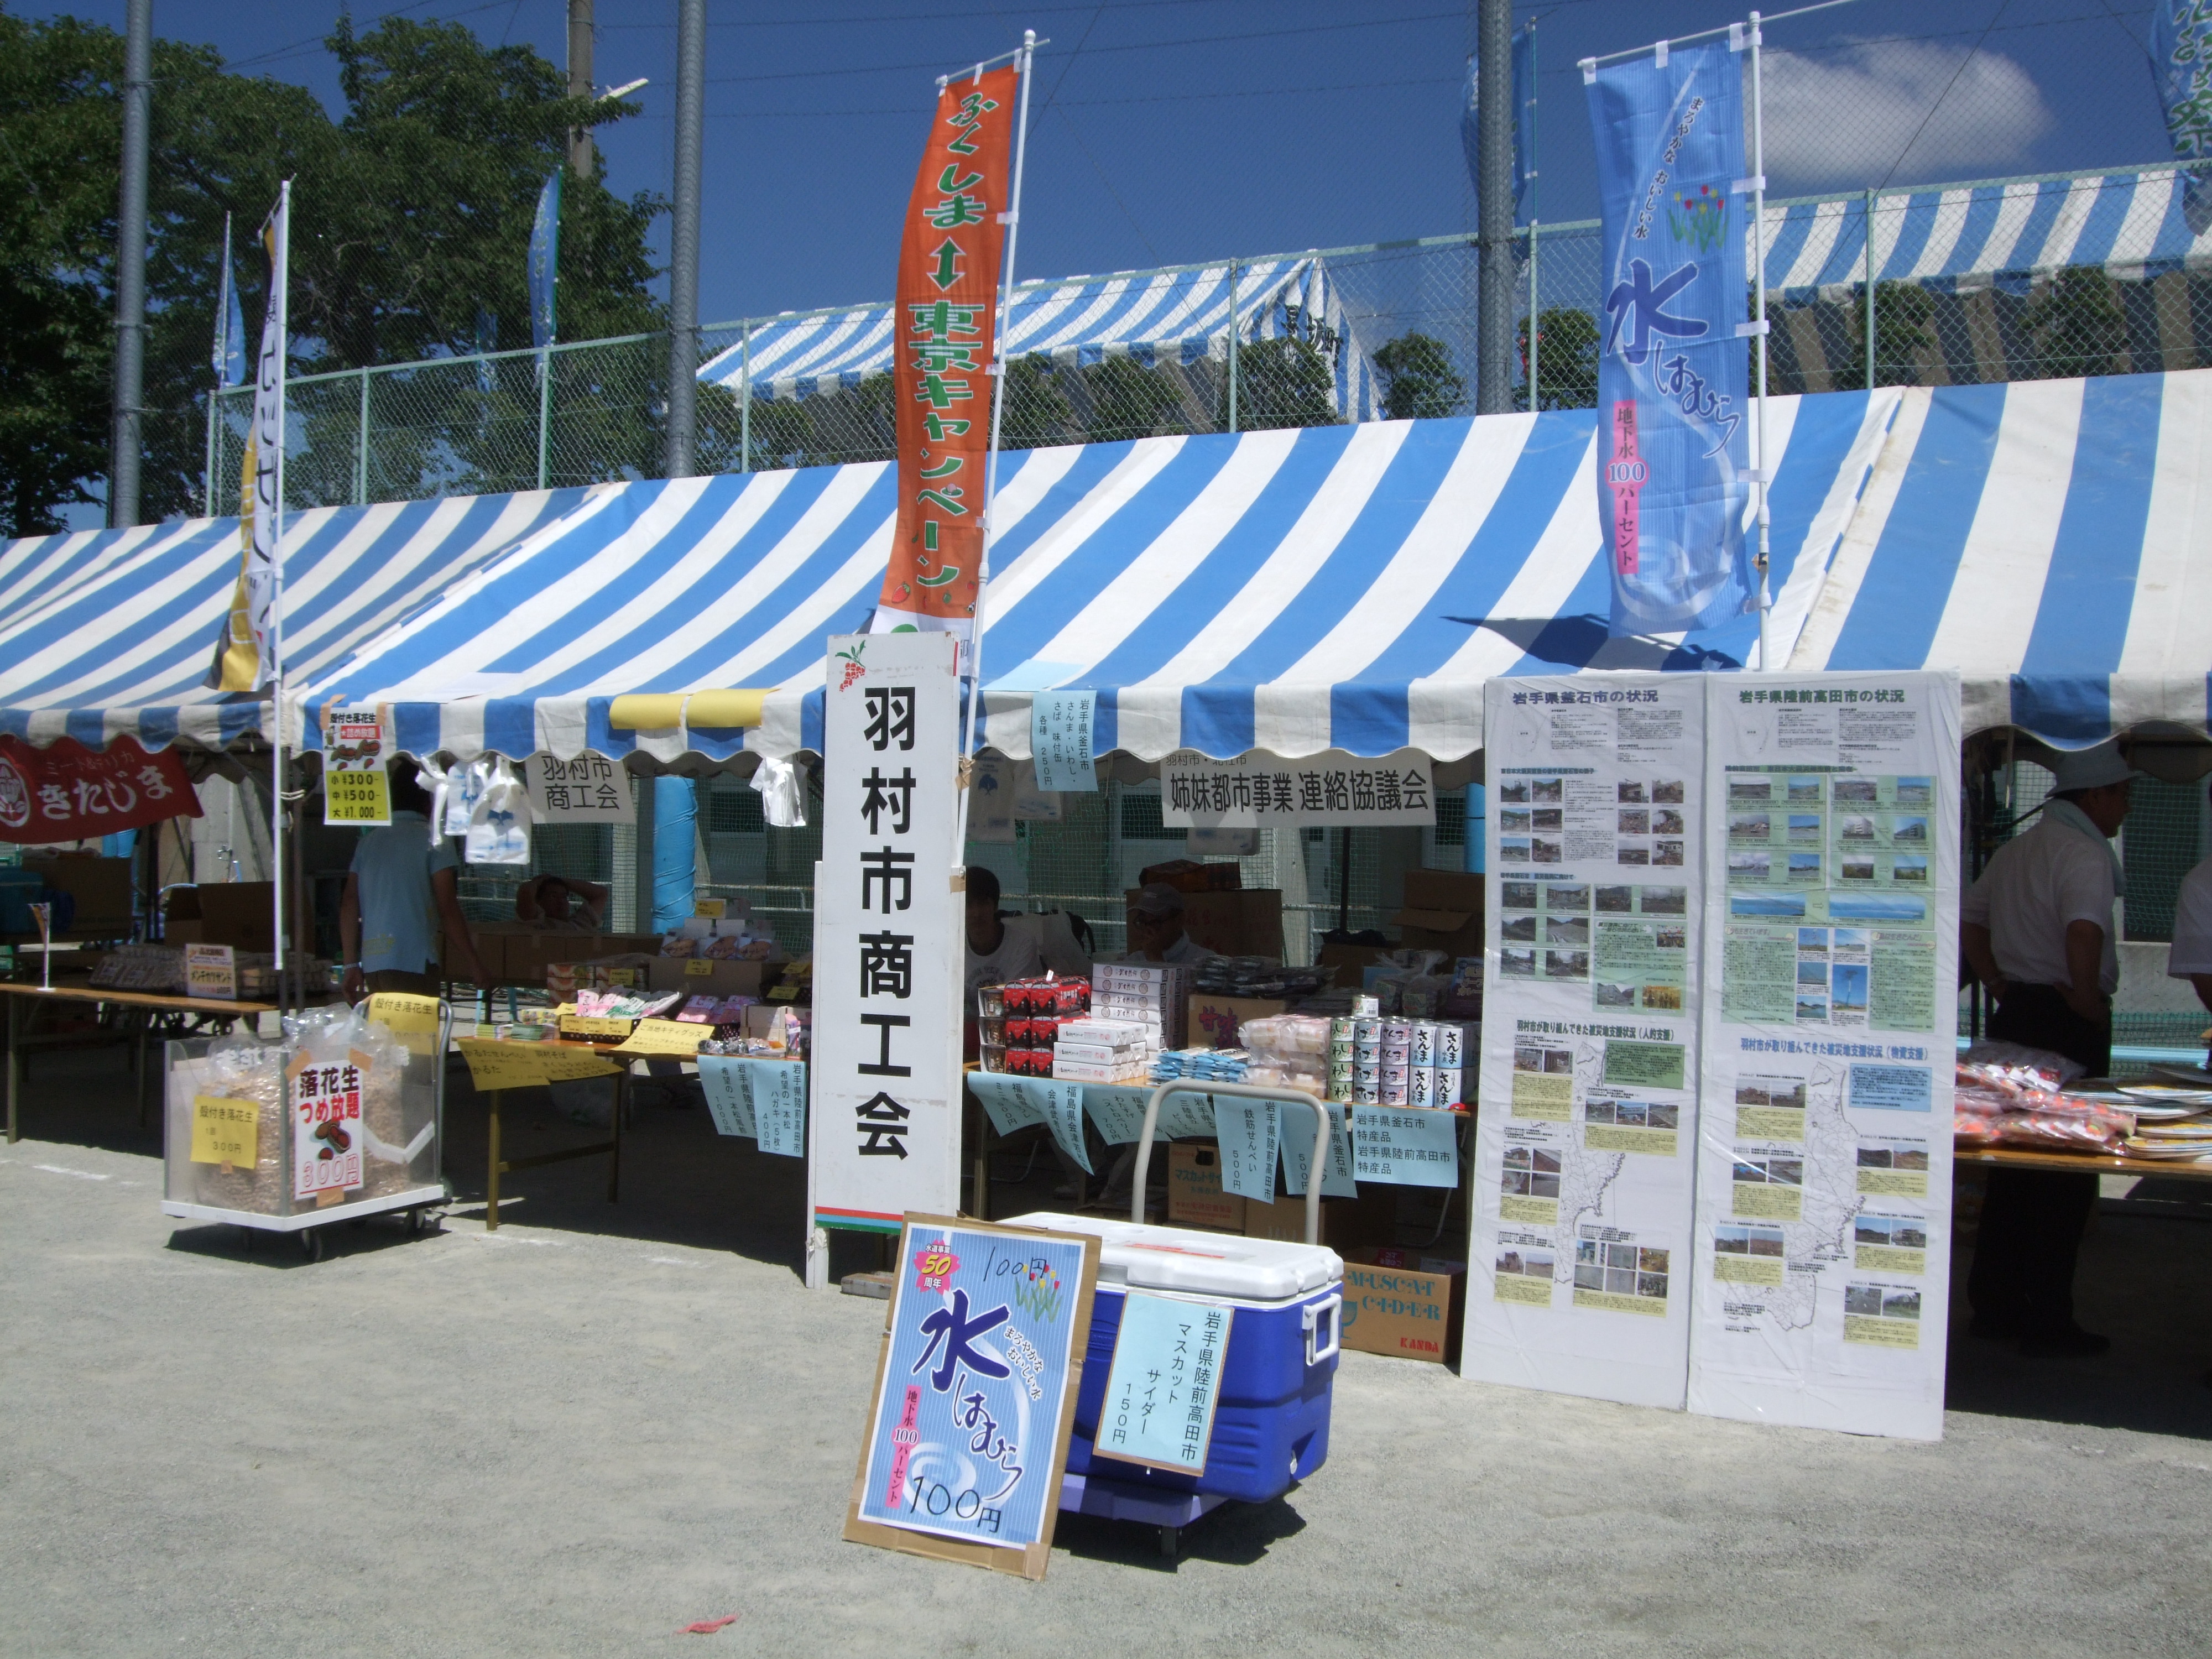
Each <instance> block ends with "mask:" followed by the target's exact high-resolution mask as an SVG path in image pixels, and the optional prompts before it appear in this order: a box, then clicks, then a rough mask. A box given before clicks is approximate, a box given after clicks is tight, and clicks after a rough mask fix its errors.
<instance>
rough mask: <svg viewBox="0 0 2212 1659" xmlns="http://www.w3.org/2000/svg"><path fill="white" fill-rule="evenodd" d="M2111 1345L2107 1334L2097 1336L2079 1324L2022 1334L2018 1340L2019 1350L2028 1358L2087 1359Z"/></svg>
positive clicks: (2110, 1339)
mask: <svg viewBox="0 0 2212 1659" xmlns="http://www.w3.org/2000/svg"><path fill="white" fill-rule="evenodd" d="M2111 1346H2112V1338H2111V1337H2109V1336H2099V1335H2098V1334H2096V1333H2095V1332H2093V1331H2085V1330H2083V1329H2082V1328H2081V1327H2080V1326H2079V1325H2069V1326H2067V1327H2066V1328H2064V1329H2063V1330H2057V1331H2045V1332H2044V1333H2042V1334H2039V1335H2036V1336H2024V1337H2022V1338H2021V1340H2020V1352H2021V1356H2022V1357H2023V1358H2028V1359H2087V1358H2091V1357H2092V1356H2093V1355H2096V1354H2100V1353H2103V1352H2105V1351H2106V1349H2108V1348H2110V1347H2111Z"/></svg>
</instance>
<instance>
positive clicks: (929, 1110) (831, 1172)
mask: <svg viewBox="0 0 2212 1659" xmlns="http://www.w3.org/2000/svg"><path fill="white" fill-rule="evenodd" d="M829 649H830V653H831V654H830V658H829V685H828V689H827V695H826V698H825V705H826V706H825V709H824V715H823V745H822V748H823V754H822V767H823V784H822V862H821V863H820V865H818V866H817V871H816V878H815V888H814V906H815V908H814V1048H813V1065H812V1068H811V1070H812V1074H813V1085H814V1106H813V1111H812V1113H811V1117H810V1121H809V1122H808V1126H807V1144H808V1146H809V1147H810V1148H811V1158H810V1160H809V1169H808V1173H809V1176H810V1180H811V1186H812V1191H813V1198H812V1201H811V1211H812V1221H813V1225H815V1226H817V1227H847V1228H859V1229H862V1230H865V1231H877V1232H896V1231H898V1230H899V1227H900V1225H901V1220H902V1218H903V1216H904V1215H905V1213H906V1212H908V1211H909V1210H921V1211H927V1212H932V1213H934V1214H939V1215H950V1214H952V1213H953V1212H955V1211H956V1210H957V1208H958V1207H959V1200H960V1121H961V1115H962V1114H961V1097H960V998H961V992H962V989H963V985H964V984H965V971H964V970H965V965H966V962H965V955H964V952H965V950H966V940H967V934H966V918H965V914H964V909H963V903H962V902H961V896H960V895H959V894H957V893H956V892H955V891H954V890H953V888H952V878H953V875H954V872H955V867H956V866H957V863H958V860H959V849H958V848H956V847H955V845H954V844H953V823H954V818H955V817H956V815H957V808H958V805H959V761H960V708H959V690H960V682H959V679H958V677H957V669H956V661H957V651H958V642H957V640H955V639H954V637H953V636H952V635H950V634H945V633H914V634H868V635H839V636H837V637H836V638H833V639H832V640H831V641H829Z"/></svg>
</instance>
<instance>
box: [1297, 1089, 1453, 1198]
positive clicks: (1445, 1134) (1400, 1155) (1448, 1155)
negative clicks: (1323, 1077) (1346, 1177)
mask: <svg viewBox="0 0 2212 1659" xmlns="http://www.w3.org/2000/svg"><path fill="white" fill-rule="evenodd" d="M1459 1123H1460V1119H1459V1114H1458V1113H1456V1112H1437V1111H1424V1110H1421V1109H1417V1108H1413V1107H1407V1106H1355V1107H1353V1108H1352V1170H1353V1172H1354V1173H1355V1174H1356V1175H1358V1177H1359V1179H1360V1180H1362V1181H1380V1182H1384V1183H1385V1184H1386V1185H1390V1186H1397V1187H1456V1186H1458V1185H1459ZM1322 1191H1323V1192H1327V1191H1328V1186H1327V1185H1326V1184H1325V1183H1324V1184H1323V1186H1322Z"/></svg>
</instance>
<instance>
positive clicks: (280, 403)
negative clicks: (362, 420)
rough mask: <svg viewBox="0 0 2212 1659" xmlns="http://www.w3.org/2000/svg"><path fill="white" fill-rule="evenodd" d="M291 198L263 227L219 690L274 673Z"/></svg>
mask: <svg viewBox="0 0 2212 1659" xmlns="http://www.w3.org/2000/svg"><path fill="white" fill-rule="evenodd" d="M288 200H289V197H278V198H277V203H276V208H275V209H274V210H272V211H271V212H270V215H269V219H268V222H266V223H265V224H264V225H263V226H262V227H261V245H262V246H263V248H264V250H266V252H268V255H269V304H268V308H267V310H266V311H265V312H264V313H263V315H262V321H261V350H260V353H259V355H258V357H257V358H256V359H255V366H254V380H253V425H252V428H251V429H250V430H249V431H248V433H247V434H246V460H245V465H244V467H243V468H242V470H241V476H240V492H239V493H240V501H239V519H240V522H239V527H238V528H239V534H238V540H239V572H238V585H237V586H236V588H235V589H234V591H233V592H232V594H231V601H230V610H229V611H228V613H227V614H226V615H225V616H224V617H223V623H222V634H221V635H220V637H219V638H218V639H217V640H216V650H215V661H214V663H213V664H212V665H210V668H209V671H208V678H207V684H208V685H209V687H210V689H211V690H219V691H258V690H261V688H262V687H263V686H264V685H266V684H268V683H269V680H270V677H271V676H272V675H273V674H274V673H275V671H276V659H275V655H274V652H273V648H272V647H273V645H274V623H275V615H274V609H273V606H274V601H275V599H276V576H277V563H278V561H279V560H280V559H281V558H282V557H283V552H282V550H281V548H280V547H279V544H278V537H279V534H280V526H279V514H278V510H277V509H278V502H277V490H278V489H279V487H280V484H279V480H280V478H281V477H282V473H281V470H280V469H281V464H282V462H283V453H284V295H285V291H286V284H287V283H288V281H289V276H290V273H289V264H290V263H291V259H290V249H291V234H290V228H289V217H290V215H289V212H288V210H287V208H286V202H287V201H288Z"/></svg>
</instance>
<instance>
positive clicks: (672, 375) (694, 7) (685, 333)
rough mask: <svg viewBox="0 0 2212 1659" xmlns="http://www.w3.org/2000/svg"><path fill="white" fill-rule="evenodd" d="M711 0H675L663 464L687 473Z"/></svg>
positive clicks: (695, 390)
mask: <svg viewBox="0 0 2212 1659" xmlns="http://www.w3.org/2000/svg"><path fill="white" fill-rule="evenodd" d="M706 95H707V0H676V178H675V185H676V191H675V195H676V199H675V204H674V208H675V210H674V212H673V213H672V214H671V216H670V222H669V237H668V243H669V246H668V311H669V319H668V321H669V335H668V441H667V453H666V457H665V462H664V465H663V466H662V468H661V470H662V471H664V472H665V474H666V475H667V476H668V477H671V478H688V477H691V475H692V474H693V473H695V472H696V471H698V467H697V466H696V455H697V447H698V422H699V170H700V167H701V152H702V149H703V148H704V143H705V133H706V124H707V123H706Z"/></svg>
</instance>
